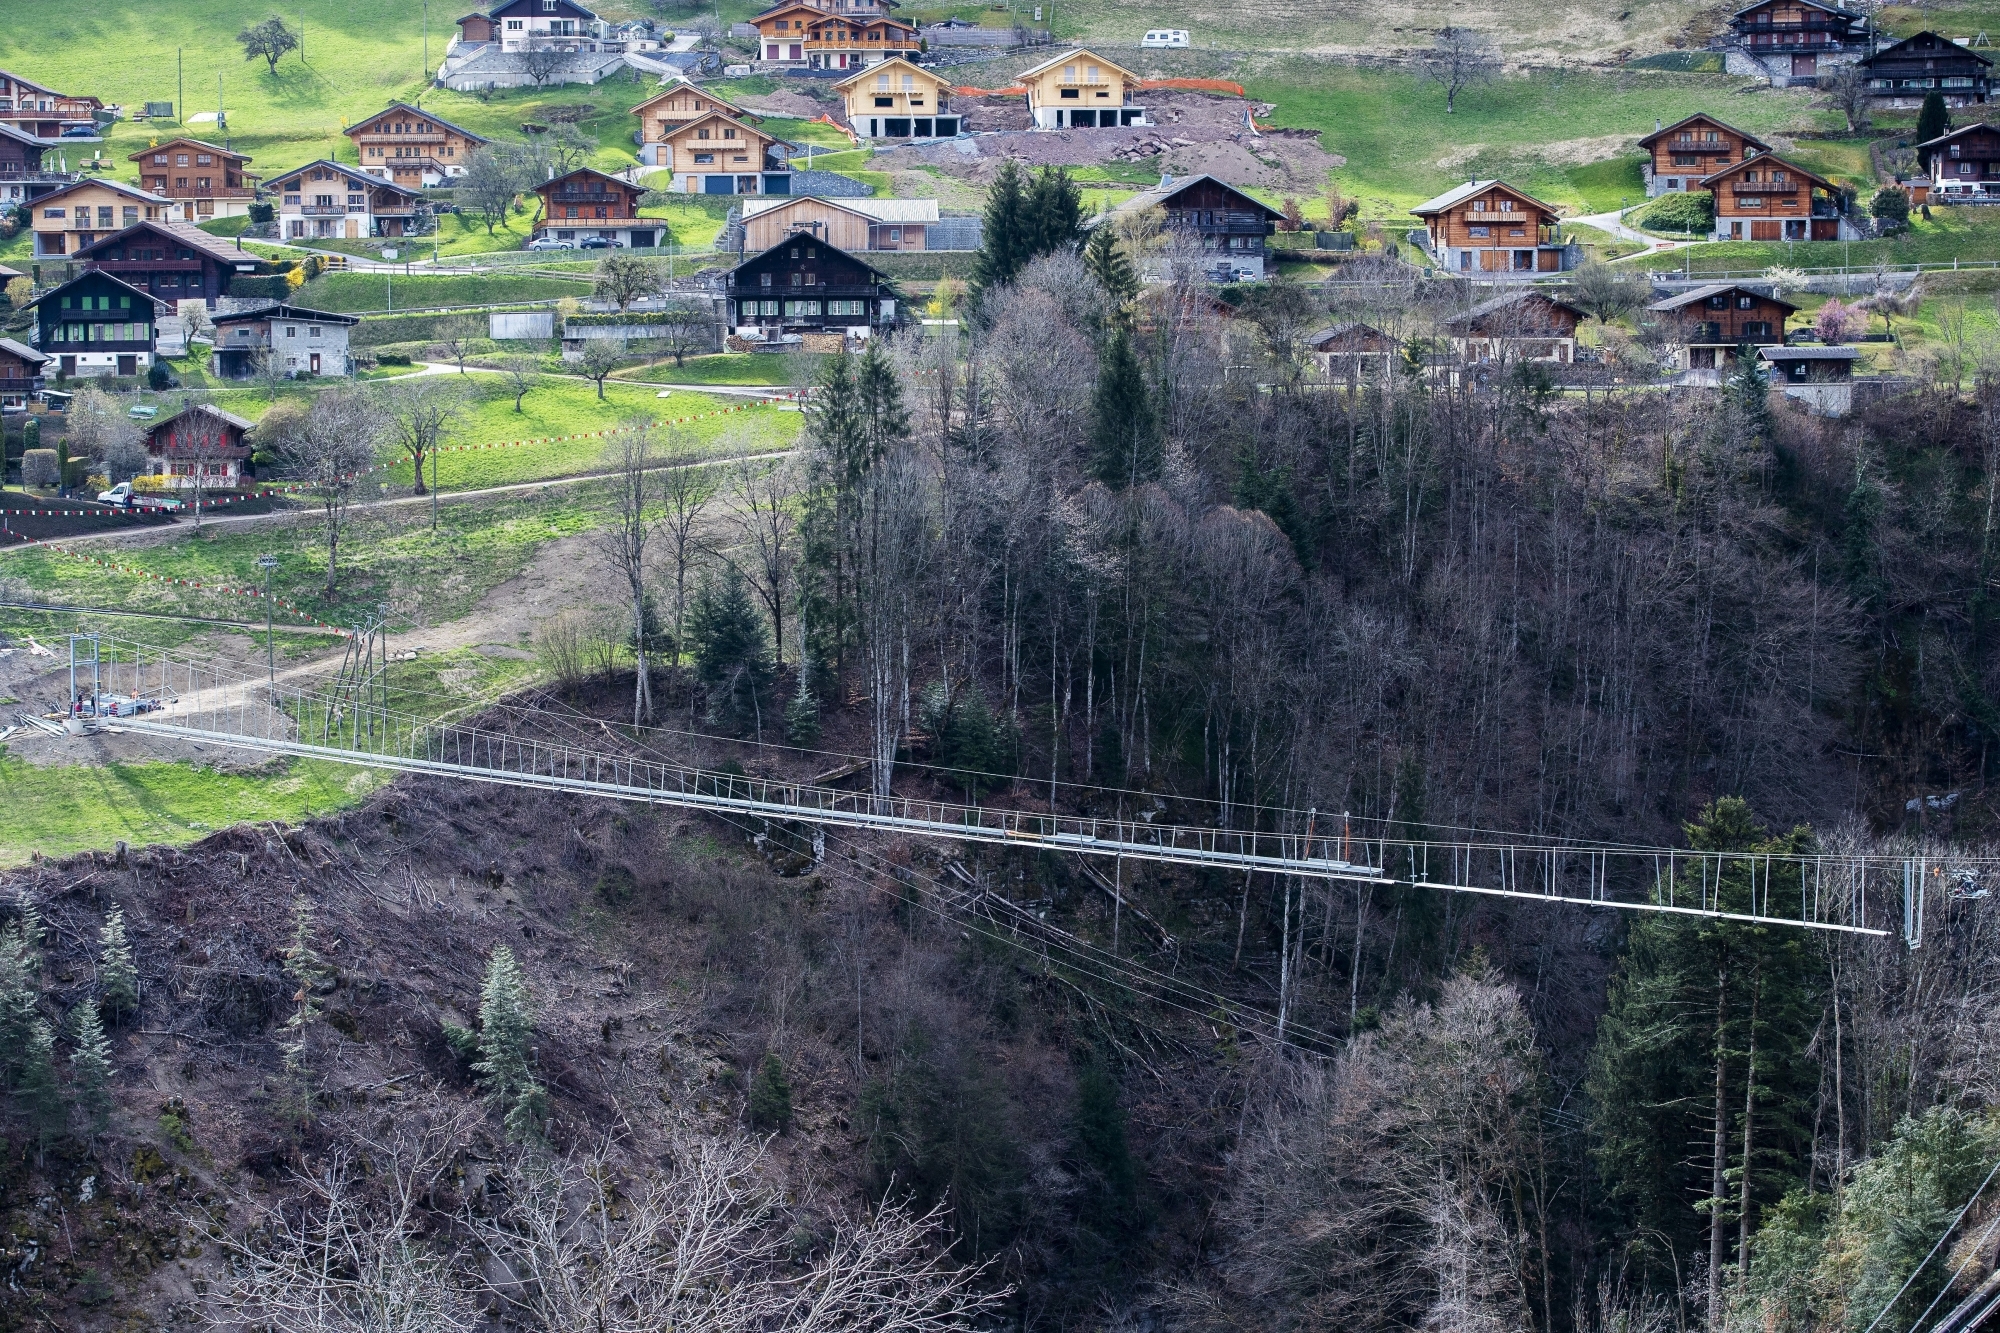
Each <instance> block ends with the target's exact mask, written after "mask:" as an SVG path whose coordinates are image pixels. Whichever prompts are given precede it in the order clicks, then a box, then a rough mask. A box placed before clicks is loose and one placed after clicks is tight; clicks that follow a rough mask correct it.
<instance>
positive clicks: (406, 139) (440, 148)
mask: <svg viewBox="0 0 2000 1333" xmlns="http://www.w3.org/2000/svg"><path fill="white" fill-rule="evenodd" d="M345 133H346V135H347V138H348V140H349V141H350V142H351V143H353V145H354V150H355V153H356V154H357V155H358V158H359V161H360V163H361V169H362V170H363V171H365V172H367V173H368V174H369V175H371V176H380V177H381V178H382V179H383V180H385V181H389V182H390V183H391V184H395V185H400V186H402V187H403V188H404V189H406V190H421V189H423V188H424V187H425V186H427V185H442V184H444V183H445V182H446V181H448V180H450V179H451V178H452V177H454V176H463V175H464V174H465V161H466V158H468V157H469V156H471V154H472V150H473V149H475V148H477V147H479V145H481V144H483V143H485V142H486V139H485V137H484V136H482V135H478V134H474V133H473V132H472V131H471V130H468V129H465V128H463V127H461V126H458V125H454V124H452V123H451V122H450V121H448V120H444V119H442V118H440V117H438V116H434V115H432V114H431V113H430V112H428V111H425V110H423V109H422V108H421V107H414V106H411V105H410V104H409V103H408V102H391V103H389V105H388V106H387V107H385V108H384V109H382V110H381V111H378V112H376V113H375V114H374V115H372V116H370V117H368V118H367V119H366V120H364V121H362V122H361V123H360V124H358V125H353V126H350V127H349V128H348V129H347V130H346V131H345Z"/></svg>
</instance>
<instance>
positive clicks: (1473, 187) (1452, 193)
mask: <svg viewBox="0 0 2000 1333" xmlns="http://www.w3.org/2000/svg"><path fill="white" fill-rule="evenodd" d="M1487 190H1505V191H1506V192H1507V193H1508V194H1511V195H1513V196H1514V197H1515V198H1516V199H1519V200H1520V201H1521V202H1523V203H1525V204H1528V205H1530V206H1532V207H1534V208H1539V209H1540V210H1541V211H1542V212H1544V213H1547V214H1548V215H1549V216H1550V217H1559V216H1561V215H1560V214H1558V213H1557V212H1556V210H1555V208H1554V206H1553V205H1550V204H1545V203H1543V202H1542V201H1541V200H1539V199H1537V198H1535V196H1533V195H1532V194H1529V193H1528V192H1527V191H1526V190H1520V189H1516V188H1515V187H1514V186H1512V185H1509V184H1508V183H1507V182H1506V181H1503V180H1499V179H1494V180H1483V181H1482V180H1472V181H1467V182H1466V183H1465V184H1463V185H1459V186H1454V187H1453V188H1452V189H1449V190H1446V191H1445V192H1444V193H1443V194H1441V195H1439V196H1438V197H1437V198H1435V199H1426V200H1425V201H1424V202H1423V203H1421V204H1418V205H1417V206H1416V207H1415V208H1413V209H1411V210H1410V212H1412V213H1414V214H1415V215H1416V216H1418V217H1420V218H1424V217H1429V216H1431V215H1432V214H1434V213H1443V212H1445V211H1446V210H1448V209H1452V208H1456V207H1457V206H1458V205H1460V204H1462V203H1464V202H1465V201H1466V200H1468V199H1470V198H1472V196H1474V195H1475V194H1481V193H1483V192H1485V191H1487Z"/></svg>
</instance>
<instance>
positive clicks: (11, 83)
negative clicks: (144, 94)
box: [0, 69, 104, 143]
mask: <svg viewBox="0 0 2000 1333" xmlns="http://www.w3.org/2000/svg"><path fill="white" fill-rule="evenodd" d="M103 109H104V103H102V102H100V101H98V100H97V99H96V98H95V97H79V96H76V95H74V94H71V93H59V92H57V91H56V90H55V89H53V88H45V87H43V86H42V85H41V84H39V83H34V82H32V81H30V80H28V79H24V78H22V77H21V76H20V75H18V74H14V73H11V72H9V71H7V70H4V69H0V125H12V126H13V127H14V128H15V129H17V130H19V131H21V132H22V133H23V134H26V135H29V136H30V137H32V138H36V139H59V138H61V137H62V134H63V131H64V130H81V129H85V128H88V129H90V130H91V131H93V134H92V135H91V136H89V137H84V136H79V137H78V138H73V139H71V142H72V143H75V142H78V141H79V139H81V141H83V142H89V141H90V139H91V138H94V137H95V131H96V129H97V114H96V113H97V112H99V111H102V110H103Z"/></svg>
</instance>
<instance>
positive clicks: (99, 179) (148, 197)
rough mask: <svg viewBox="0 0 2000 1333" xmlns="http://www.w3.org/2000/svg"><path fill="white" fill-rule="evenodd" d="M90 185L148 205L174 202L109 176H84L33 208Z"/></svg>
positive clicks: (43, 197) (51, 193)
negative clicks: (98, 186) (139, 200)
mask: <svg viewBox="0 0 2000 1333" xmlns="http://www.w3.org/2000/svg"><path fill="white" fill-rule="evenodd" d="M92 185H101V186H103V187H104V188H105V189H107V190H111V191H114V192H115V193H118V194H122V195H125V196H127V197H129V198H132V199H143V200H145V201H146V202H147V203H149V204H171V203H173V202H174V201H173V200H171V199H168V198H166V197H165V196H164V195H157V194H154V193H153V192H152V191H151V190H142V189H140V188H139V187H138V186H136V185H128V184H126V183H125V182H124V181H120V180H113V179H111V177H109V176H86V177H84V178H83V179H82V180H80V181H78V182H77V183H76V184H74V185H65V186H63V187H62V188H61V189H60V190H52V191H50V192H49V193H47V194H45V195H43V196H42V197H41V198H39V199H37V200H35V207H36V208H40V207H41V206H42V205H43V204H50V203H54V202H55V201H56V200H58V199H60V198H62V197H63V196H64V195H67V194H74V193H75V192H76V191H78V190H81V189H85V188H87V187H89V186H92Z"/></svg>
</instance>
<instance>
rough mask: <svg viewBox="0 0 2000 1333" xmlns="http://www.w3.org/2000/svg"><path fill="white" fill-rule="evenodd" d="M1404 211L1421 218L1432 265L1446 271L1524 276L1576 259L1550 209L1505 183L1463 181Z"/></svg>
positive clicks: (1558, 267) (1579, 251) (1577, 254)
mask: <svg viewBox="0 0 2000 1333" xmlns="http://www.w3.org/2000/svg"><path fill="white" fill-rule="evenodd" d="M1410 212H1412V213H1414V214H1415V215H1416V216H1417V217H1419V218H1422V219H1423V223H1424V233H1425V236H1426V238H1427V240H1428V242H1429V246H1430V252H1431V255H1432V258H1433V261H1434V262H1435V263H1436V264H1437V266H1438V267H1439V268H1441V269H1443V270H1444V271H1445V272H1447V273H1461V274H1468V275H1470V274H1478V275H1480V276H1482V277H1485V278H1489V279H1491V278H1499V277H1509V276H1512V277H1521V278H1527V277H1532V276H1534V275H1535V274H1537V273H1561V272H1564V271H1565V270H1567V269H1572V268H1575V267H1576V266H1577V264H1578V263H1579V262H1580V261H1581V259H1582V254H1583V252H1582V248H1581V247H1580V246H1578V245H1576V244H1575V243H1574V242H1571V241H1568V240H1566V239H1565V238H1564V237H1563V234H1562V218H1561V216H1560V215H1558V214H1557V213H1556V211H1555V209H1553V208H1551V207H1550V206H1549V205H1547V204H1545V203H1543V202H1542V201H1541V200H1539V199H1537V198H1535V197H1534V196H1533V195H1530V194H1528V193H1526V192H1525V191H1522V190H1517V189H1515V188H1514V187H1513V186H1511V185H1509V184H1507V182H1505V181H1499V180H1483V181H1482V180H1474V181H1467V182H1466V183H1465V184H1464V185H1461V186H1458V187H1457V188H1456V189H1452V190H1447V191H1446V192H1445V193H1443V194H1441V195H1439V196H1438V197H1437V198H1435V199H1432V200H1429V201H1427V202H1425V203H1421V204H1418V205H1417V206H1416V207H1415V208H1413V209H1411V210H1410Z"/></svg>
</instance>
